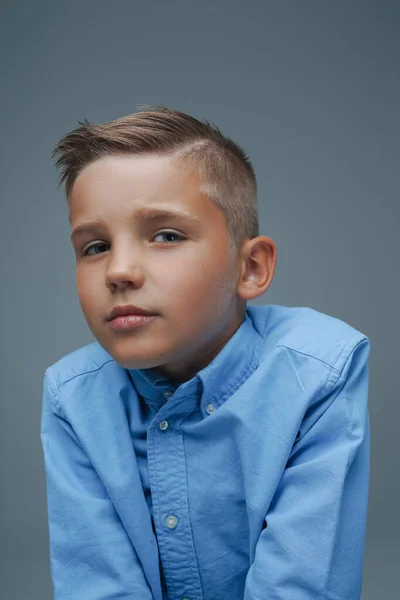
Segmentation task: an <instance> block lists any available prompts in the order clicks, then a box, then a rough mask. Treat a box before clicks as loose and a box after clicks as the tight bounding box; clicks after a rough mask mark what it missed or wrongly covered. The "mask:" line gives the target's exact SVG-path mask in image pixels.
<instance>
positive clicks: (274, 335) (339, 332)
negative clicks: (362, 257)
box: [248, 304, 369, 368]
mask: <svg viewBox="0 0 400 600" xmlns="http://www.w3.org/2000/svg"><path fill="white" fill-rule="evenodd" d="M248 311H249V314H250V316H251V318H252V320H253V324H254V326H255V327H256V329H257V330H258V331H259V333H261V335H262V336H263V338H264V345H263V354H269V353H270V352H272V351H273V350H274V349H275V348H277V347H286V348H288V349H290V350H293V351H296V352H299V353H302V354H304V355H308V356H310V357H312V358H315V359H317V360H320V361H322V362H325V363H326V364H328V365H329V366H331V367H332V368H340V367H341V365H340V362H342V361H340V358H342V359H344V358H345V357H346V356H347V355H348V352H346V350H348V351H349V352H350V351H351V349H352V348H354V347H355V346H356V345H357V344H358V343H360V342H361V341H364V340H366V341H367V342H368V343H369V339H368V337H367V336H366V335H365V334H364V333H362V332H361V331H359V330H358V329H356V328H355V327H353V326H352V325H350V324H349V323H347V322H346V321H343V320H342V319H339V318H337V317H333V316H332V315H328V314H326V313H323V312H321V311H318V310H316V309H314V308H310V307H307V306H284V305H280V304H268V305H265V306H251V307H248Z"/></svg>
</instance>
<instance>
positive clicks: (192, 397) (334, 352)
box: [41, 304, 370, 600]
mask: <svg viewBox="0 0 400 600" xmlns="http://www.w3.org/2000/svg"><path fill="white" fill-rule="evenodd" d="M369 351H370V344H369V340H368V338H367V337H366V336H365V335H364V334H363V333H360V332H359V331H357V330H356V329H354V328H353V327H351V326H350V325H349V324H347V323H345V322H344V321H342V320H340V319H337V318H334V317H331V316H328V315H326V314H323V313H321V312H318V311H316V310H314V309H311V308H307V307H287V306H280V305H272V304H270V305H264V306H248V307H247V310H246V314H245V318H244V320H243V321H242V323H241V325H240V327H239V328H238V329H237V330H236V332H235V333H234V335H233V336H232V337H231V338H230V340H229V341H228V343H227V344H226V345H225V346H224V347H223V348H222V350H221V351H220V352H219V354H218V355H217V356H216V357H215V358H214V360H212V361H211V362H210V363H209V364H208V365H207V366H206V367H205V368H204V369H202V370H201V371H199V372H198V373H197V374H196V375H195V376H194V377H193V378H192V379H190V380H189V381H186V382H184V383H181V384H178V383H173V382H172V381H170V380H168V379H167V378H166V377H164V376H162V375H161V374H160V372H158V371H157V369H143V370H127V369H125V368H123V367H121V366H120V365H119V364H118V363H116V361H115V360H114V359H113V358H112V357H111V356H110V355H109V354H108V353H107V352H106V351H105V350H104V349H103V348H102V347H101V346H100V344H99V343H98V342H94V343H92V344H89V345H87V346H84V347H81V348H79V349H77V350H75V351H73V352H71V353H70V354H68V355H66V356H64V357H62V358H61V359H60V360H58V361H57V362H55V363H54V364H53V365H52V366H50V367H48V368H47V370H46V372H45V375H44V383H43V409H42V420H41V441H42V447H43V453H44V464H45V473H46V488H47V509H48V520H49V536H50V566H51V577H52V582H53V586H54V593H55V600H113V599H115V600H117V599H118V600H150V599H153V600H165V599H167V598H168V599H170V600H184V599H188V600H239V599H240V600H359V598H360V595H361V584H362V571H363V557H364V538H365V532H366V520H367V504H368V486H369V444H370V430H369V415H368V406H367V397H368V356H369Z"/></svg>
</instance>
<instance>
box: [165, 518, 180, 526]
mask: <svg viewBox="0 0 400 600" xmlns="http://www.w3.org/2000/svg"><path fill="white" fill-rule="evenodd" d="M165 523H166V525H167V527H169V528H170V529H175V527H176V526H177V525H178V519H177V518H176V517H174V516H173V515H170V516H169V517H167V518H166V519H165Z"/></svg>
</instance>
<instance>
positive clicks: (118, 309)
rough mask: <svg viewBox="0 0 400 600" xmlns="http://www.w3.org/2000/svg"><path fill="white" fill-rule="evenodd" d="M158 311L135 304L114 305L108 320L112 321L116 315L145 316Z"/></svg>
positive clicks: (153, 314) (154, 314)
mask: <svg viewBox="0 0 400 600" xmlns="http://www.w3.org/2000/svg"><path fill="white" fill-rule="evenodd" d="M156 314H157V313H155V312H154V311H150V310H148V309H146V308H142V307H140V306H135V305H134V304H124V305H120V306H114V308H113V309H112V310H111V312H110V313H109V315H108V317H107V319H106V320H107V321H112V319H115V318H116V317H122V316H126V315H144V316H156Z"/></svg>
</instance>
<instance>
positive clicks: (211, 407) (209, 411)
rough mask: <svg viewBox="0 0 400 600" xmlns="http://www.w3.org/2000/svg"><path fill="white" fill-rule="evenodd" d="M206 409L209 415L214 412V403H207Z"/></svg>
mask: <svg viewBox="0 0 400 600" xmlns="http://www.w3.org/2000/svg"><path fill="white" fill-rule="evenodd" d="M206 411H207V412H208V414H209V415H212V413H213V412H215V406H214V404H207V407H206Z"/></svg>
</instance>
